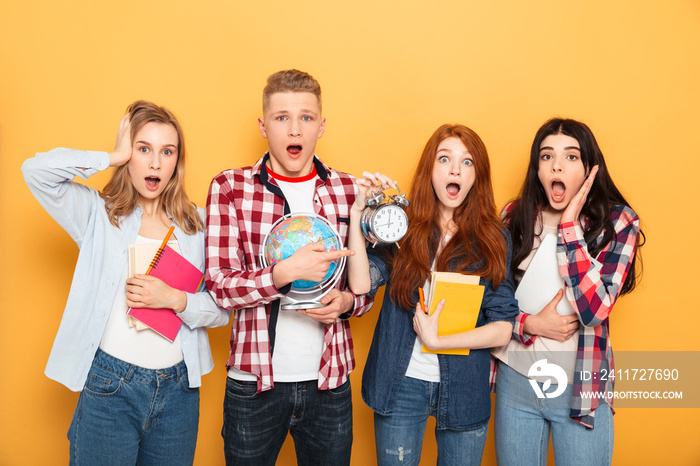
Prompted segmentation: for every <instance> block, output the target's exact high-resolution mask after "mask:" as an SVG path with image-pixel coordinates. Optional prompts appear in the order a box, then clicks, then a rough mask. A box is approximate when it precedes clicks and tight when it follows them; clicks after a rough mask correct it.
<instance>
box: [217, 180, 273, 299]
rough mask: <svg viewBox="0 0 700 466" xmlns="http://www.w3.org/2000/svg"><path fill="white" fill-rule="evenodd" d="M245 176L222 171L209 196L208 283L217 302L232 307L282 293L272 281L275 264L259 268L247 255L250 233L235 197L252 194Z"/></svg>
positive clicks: (270, 297) (271, 297)
mask: <svg viewBox="0 0 700 466" xmlns="http://www.w3.org/2000/svg"><path fill="white" fill-rule="evenodd" d="M245 176H246V173H245V171H244V170H228V171H226V172H223V173H221V174H219V175H218V176H217V177H216V178H214V180H213V181H212V182H211V186H210V188H209V195H208V196H207V241H206V242H207V245H206V246H207V268H206V283H207V287H208V288H209V291H210V292H211V293H212V295H213V296H214V299H216V301H217V303H218V304H219V305H220V306H221V307H223V308H224V309H229V310H235V309H241V308H245V307H251V306H254V305H256V304H258V303H267V302H270V301H273V300H275V299H278V298H279V297H280V296H282V293H280V291H279V290H278V289H277V288H276V287H275V285H274V283H273V281H272V267H265V268H258V267H256V264H254V263H251V262H252V261H251V259H252V258H251V257H247V258H246V251H245V248H244V245H243V240H242V238H243V237H244V236H245V235H249V233H248V232H242V231H241V229H240V227H239V219H238V214H237V209H236V205H235V202H236V197H239V198H245V197H246V196H247V195H248V194H252V193H247V192H246V189H247V188H248V187H249V186H252V184H250V183H247V184H246V183H244V182H243V179H242V178H244V177H245ZM249 176H250V174H249ZM238 178H241V179H240V180H239V179H238ZM240 220H243V219H240ZM250 228H252V227H250ZM257 228H259V225H258V226H257Z"/></svg>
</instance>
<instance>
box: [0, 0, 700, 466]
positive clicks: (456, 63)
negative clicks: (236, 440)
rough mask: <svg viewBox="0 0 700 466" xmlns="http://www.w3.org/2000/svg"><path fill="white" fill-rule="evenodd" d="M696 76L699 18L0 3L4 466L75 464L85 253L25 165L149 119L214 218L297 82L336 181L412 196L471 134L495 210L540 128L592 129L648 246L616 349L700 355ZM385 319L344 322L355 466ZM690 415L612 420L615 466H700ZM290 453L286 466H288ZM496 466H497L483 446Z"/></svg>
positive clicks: (483, 8) (213, 383)
mask: <svg viewBox="0 0 700 466" xmlns="http://www.w3.org/2000/svg"><path fill="white" fill-rule="evenodd" d="M698 57H700V2H698V1H697V0H692V1H691V0H669V1H667V2H658V1H656V0H637V1H631V0H630V1H614V2H613V1H609V0H585V1H583V0H569V1H561V0H549V1H529V2H525V1H520V0H494V1H477V0H437V1H432V2H419V1H401V2H399V1H376V0H374V1H367V0H356V1H354V2H336V1H313V0H309V1H294V2H292V1H286V2H281V1H276V0H270V1H261V2H252V1H236V0H216V1H202V2H193V1H184V0H181V1H175V0H169V1H166V0H138V1H136V0H123V1H119V2H116V1H114V2H95V1H79V0H63V1H60V2H57V1H37V0H26V1H22V2H20V1H11V0H0V201H1V202H0V209H1V211H0V221H1V222H2V224H1V226H0V235H1V237H0V248H2V250H1V251H0V258H1V260H2V266H1V270H2V271H1V274H2V276H1V277H0V278H1V279H0V283H1V285H0V286H1V287H2V289H1V292H0V300H1V301H0V309H1V310H0V312H1V314H0V318H1V324H0V358H1V359H0V370H1V371H2V372H1V375H0V377H1V382H0V416H2V420H1V422H0V464H3V465H25V464H65V463H66V462H67V458H68V441H67V440H66V431H67V429H68V425H69V423H70V419H71V416H72V413H73V409H74V406H75V403H76V400H77V394H74V393H71V392H70V391H69V390H68V389H66V388H65V387H63V386H61V385H59V384H58V383H56V382H53V381H50V380H49V379H47V378H46V377H45V376H44V375H43V369H44V366H45V363H46V360H47V357H48V354H49V350H50V348H51V344H52V341H53V337H54V335H55V333H56V330H57V328H58V324H59V322H60V319H61V313H62V310H63V305H64V303H65V299H66V296H67V293H68V289H69V285H70V281H71V276H72V271H73V266H74V263H75V259H76V257H77V252H78V251H77V248H76V246H75V244H74V243H73V242H72V241H71V239H70V238H69V237H68V235H67V234H66V233H65V232H63V231H62V230H61V229H60V227H58V225H56V224H55V223H54V222H53V221H52V220H51V219H50V218H49V216H48V215H47V214H46V213H45V212H44V211H43V210H42V209H41V208H40V207H39V205H38V203H37V202H36V201H35V200H34V199H33V198H32V197H31V195H30V193H29V191H28V189H27V188H26V187H25V185H24V183H23V181H22V178H21V175H20V165H21V163H22V161H23V160H24V159H26V158H28V157H31V156H32V155H33V154H34V153H35V152H39V151H41V152H43V151H47V150H49V149H51V148H54V147H58V146H64V147H74V148H81V149H94V150H109V149H111V148H112V147H113V142H114V137H115V134H116V130H117V126H118V121H119V118H120V117H121V116H122V114H123V111H124V109H125V107H126V105H127V104H128V103H130V102H131V101H133V100H135V99H139V98H144V99H149V100H153V101H155V102H157V103H159V104H162V105H165V106H167V107H170V108H171V109H172V110H174V111H175V113H176V114H177V115H178V116H179V117H180V120H181V122H182V124H183V126H184V128H185V133H186V136H187V145H188V149H189V152H190V159H189V162H190V164H189V168H188V175H187V178H188V184H187V188H188V191H189V194H190V196H191V198H192V199H193V200H195V201H196V202H197V203H198V204H199V205H204V203H205V200H206V192H207V187H208V183H209V181H210V180H211V178H212V177H213V176H214V175H216V174H217V173H218V172H220V171H221V170H223V169H226V168H230V167H234V166H243V165H248V164H251V163H253V162H254V161H255V160H256V159H257V158H258V157H259V156H260V155H261V154H262V153H263V151H264V150H265V147H266V144H265V141H264V140H263V139H262V137H261V136H260V135H259V133H258V129H257V123H256V117H257V116H259V115H260V114H261V96H260V94H261V90H262V87H263V85H264V83H265V79H266V77H267V76H268V75H269V74H270V73H272V72H274V71H277V70H279V69H285V68H292V67H294V68H299V69H302V70H306V71H309V72H310V73H311V74H313V75H314V76H315V77H316V78H317V79H318V80H319V81H320V82H321V85H322V87H323V99H324V100H323V103H324V113H325V116H326V117H327V131H326V135H325V136H324V138H323V139H322V140H321V141H320V143H319V145H318V147H317V153H318V154H319V155H320V156H321V157H322V158H323V160H324V161H325V162H326V163H328V164H329V165H331V166H332V167H334V168H337V169H341V170H344V171H347V172H350V173H353V174H360V173H361V172H362V170H372V171H375V170H379V171H382V172H384V173H387V174H389V175H390V176H392V177H394V178H396V179H397V180H399V181H400V183H401V184H402V186H407V185H408V182H409V177H410V175H411V174H412V172H413V169H414V166H415V165H414V164H415V162H416V160H417V158H418V155H419V153H420V151H421V149H422V147H423V145H424V144H425V142H426V140H427V139H428V137H429V136H430V134H431V133H432V131H433V130H434V129H435V128H436V127H437V126H438V125H440V124H442V123H444V122H460V123H464V124H466V125H467V126H470V127H471V128H473V129H474V130H475V131H476V132H477V133H479V134H480V135H481V137H482V138H483V139H484V141H485V143H486V146H487V147H488V150H489V153H490V157H491V162H492V165H493V174H494V182H495V189H496V198H497V199H496V200H497V202H498V204H499V205H502V204H504V203H505V202H506V201H507V200H509V199H510V198H512V197H513V196H514V195H515V194H516V192H517V189H518V187H519V185H520V183H521V181H522V177H523V175H524V170H525V166H526V163H527V154H528V150H529V145H530V143H531V140H532V137H533V136H534V133H535V131H536V130H537V128H538V127H539V125H540V124H541V123H542V122H544V121H545V120H546V119H547V118H549V117H551V116H554V115H562V116H569V117H574V118H577V119H580V120H583V121H585V122H587V123H588V124H589V125H590V126H591V127H592V129H593V131H594V133H595V134H596V136H597V138H598V141H599V143H600V144H601V146H602V148H603V152H604V154H606V158H607V161H608V164H609V168H610V171H611V173H612V175H613V178H614V179H615V182H616V183H617V185H618V186H619V187H620V188H621V190H622V191H623V192H624V194H625V195H626V196H627V197H628V199H630V200H631V202H632V204H633V206H634V207H635V209H636V210H637V212H638V213H639V214H640V216H641V218H642V220H643V227H644V229H645V232H646V234H647V241H648V244H647V246H645V247H644V249H643V254H644V265H645V274H644V279H643V281H642V285H641V286H640V288H639V289H638V290H637V291H636V292H635V293H634V294H632V295H630V296H628V297H625V298H624V299H622V300H621V301H620V303H619V304H618V305H617V306H616V308H615V312H614V313H613V316H612V317H611V333H612V342H613V346H614V348H615V349H617V350H686V351H687V350H699V349H700V343H698V336H697V335H698V312H697V311H698V304H697V302H698V297H697V291H696V290H697V289H698V285H697V281H696V280H697V278H696V277H697V273H696V270H697V264H698V262H699V261H700V257H699V254H698V246H697V240H698V236H699V235H698V227H700V224H699V221H698V214H697V209H696V206H697V201H696V198H697V185H698V183H697V179H698V167H699V163H698V142H697V135H698V132H699V129H700V116H699V110H698V109H700V91H698V88H699V86H700V59H699V58H698ZM106 179H107V176H106V174H101V175H100V176H96V177H94V178H93V179H90V180H89V182H88V184H89V185H90V186H94V187H102V186H103V185H104V183H105V181H106ZM378 310H379V307H378V306H375V309H374V310H373V311H372V313H370V314H368V315H367V316H365V317H363V318H361V319H355V320H353V322H352V327H353V333H354V335H355V348H356V359H357V362H358V368H357V369H356V370H355V371H354V372H353V374H352V377H351V378H352V383H353V386H354V397H355V398H354V403H355V405H354V406H355V409H354V410H355V441H354V450H353V464H355V465H365V464H372V463H373V462H374V445H373V428H372V413H371V411H370V410H369V408H367V407H366V406H365V405H364V403H363V402H362V401H361V398H360V396H359V395H360V376H361V374H362V367H363V364H364V360H365V358H366V352H367V349H368V347H369V344H370V340H371V335H372V330H373V327H374V323H375V322H376V318H377V311H378ZM209 334H210V338H211V341H212V344H213V347H214V353H215V354H214V357H215V361H216V363H217V366H216V368H215V369H214V372H213V373H212V374H210V375H208V376H206V377H205V378H204V379H203V383H204V387H203V388H202V390H201V399H202V407H201V421H200V432H199V441H198V445H197V455H196V464H199V465H214V464H223V454H222V440H221V437H220V434H219V432H220V427H221V417H222V400H223V388H224V378H225V373H224V361H225V360H226V357H227V351H228V330H227V329H226V328H222V329H217V330H213V331H211V332H210V333H209ZM698 414H699V412H698V410H697V409H668V410H665V409H620V410H618V413H617V415H616V416H615V453H614V463H615V464H620V465H624V464H656V463H662V462H666V463H668V464H681V465H683V464H685V465H690V464H700V450H699V447H698V446H697V438H698V434H699V433H700V429H699V428H698V421H697V418H698ZM433 425H434V424H432V423H430V424H429V426H430V427H429V432H428V434H427V435H426V441H425V447H424V452H423V460H424V462H425V463H426V464H430V463H434V458H435V445H434V440H433V433H432V430H431V429H432V426H433ZM290 443H291V442H289V441H288V442H287V444H286V445H285V447H284V449H283V451H282V454H281V456H280V461H279V463H280V464H294V460H293V459H292V458H293V449H292V447H291V445H290ZM484 464H495V457H494V450H493V438H492V432H490V437H489V440H488V442H487V445H486V452H485V455H484Z"/></svg>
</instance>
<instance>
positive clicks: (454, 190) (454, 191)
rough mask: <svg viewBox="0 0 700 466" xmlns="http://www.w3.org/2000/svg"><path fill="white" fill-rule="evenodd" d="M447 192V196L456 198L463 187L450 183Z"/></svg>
mask: <svg viewBox="0 0 700 466" xmlns="http://www.w3.org/2000/svg"><path fill="white" fill-rule="evenodd" d="M445 190H446V191H447V194H448V195H449V196H450V197H452V198H455V197H457V196H458V195H459V192H460V191H461V190H462V187H461V186H460V185H458V184H457V183H450V184H448V185H447V188H445Z"/></svg>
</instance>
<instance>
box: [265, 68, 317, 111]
mask: <svg viewBox="0 0 700 466" xmlns="http://www.w3.org/2000/svg"><path fill="white" fill-rule="evenodd" d="M277 92H310V93H312V94H313V95H315V96H316V98H317V99H318V106H319V108H320V107H321V85H320V84H319V83H318V81H316V80H315V79H314V77H313V76H311V75H310V74H309V73H305V72H303V71H299V70H283V71H278V72H276V73H273V74H271V75H270V76H269V77H268V78H267V85H266V86H265V89H263V112H264V111H265V110H267V107H268V105H269V104H270V96H272V94H275V93H277Z"/></svg>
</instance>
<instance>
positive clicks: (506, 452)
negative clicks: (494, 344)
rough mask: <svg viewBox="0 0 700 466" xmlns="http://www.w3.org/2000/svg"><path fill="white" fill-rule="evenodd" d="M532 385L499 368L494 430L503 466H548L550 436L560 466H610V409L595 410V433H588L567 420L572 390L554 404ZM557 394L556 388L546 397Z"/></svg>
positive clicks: (593, 431) (611, 445)
mask: <svg viewBox="0 0 700 466" xmlns="http://www.w3.org/2000/svg"><path fill="white" fill-rule="evenodd" d="M528 380H529V379H528V378H527V377H525V376H524V375H522V374H520V373H519V372H517V371H515V370H514V369H511V368H510V367H508V365H507V364H503V363H499V366H498V382H497V383H496V414H495V424H494V426H495V440H496V459H497V460H498V464H499V466H509V465H522V464H527V465H534V466H537V465H542V466H545V465H546V464H547V450H548V449H549V434H550V431H551V434H552V446H553V449H554V461H555V463H556V464H557V466H567V465H580V464H585V465H591V466H597V465H600V466H603V465H609V464H610V463H611V461H612V452H613V437H614V429H613V416H612V410H611V409H610V406H609V405H608V404H607V403H601V404H600V405H599V406H598V408H596V410H595V428H593V429H588V428H587V427H585V426H583V425H581V424H579V423H578V422H576V421H574V420H573V419H571V418H570V417H569V410H570V405H571V392H572V385H568V386H567V388H566V390H565V391H564V392H563V393H562V394H561V395H559V396H558V397H556V398H542V399H540V398H537V396H536V395H535V392H534V390H533V388H532V386H531V385H530V382H529V381H528ZM539 385H540V390H542V391H546V390H544V389H543V387H542V384H541V383H540V384H539ZM555 388H556V384H552V387H550V388H549V389H548V392H549V393H553V392H554V390H555Z"/></svg>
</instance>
